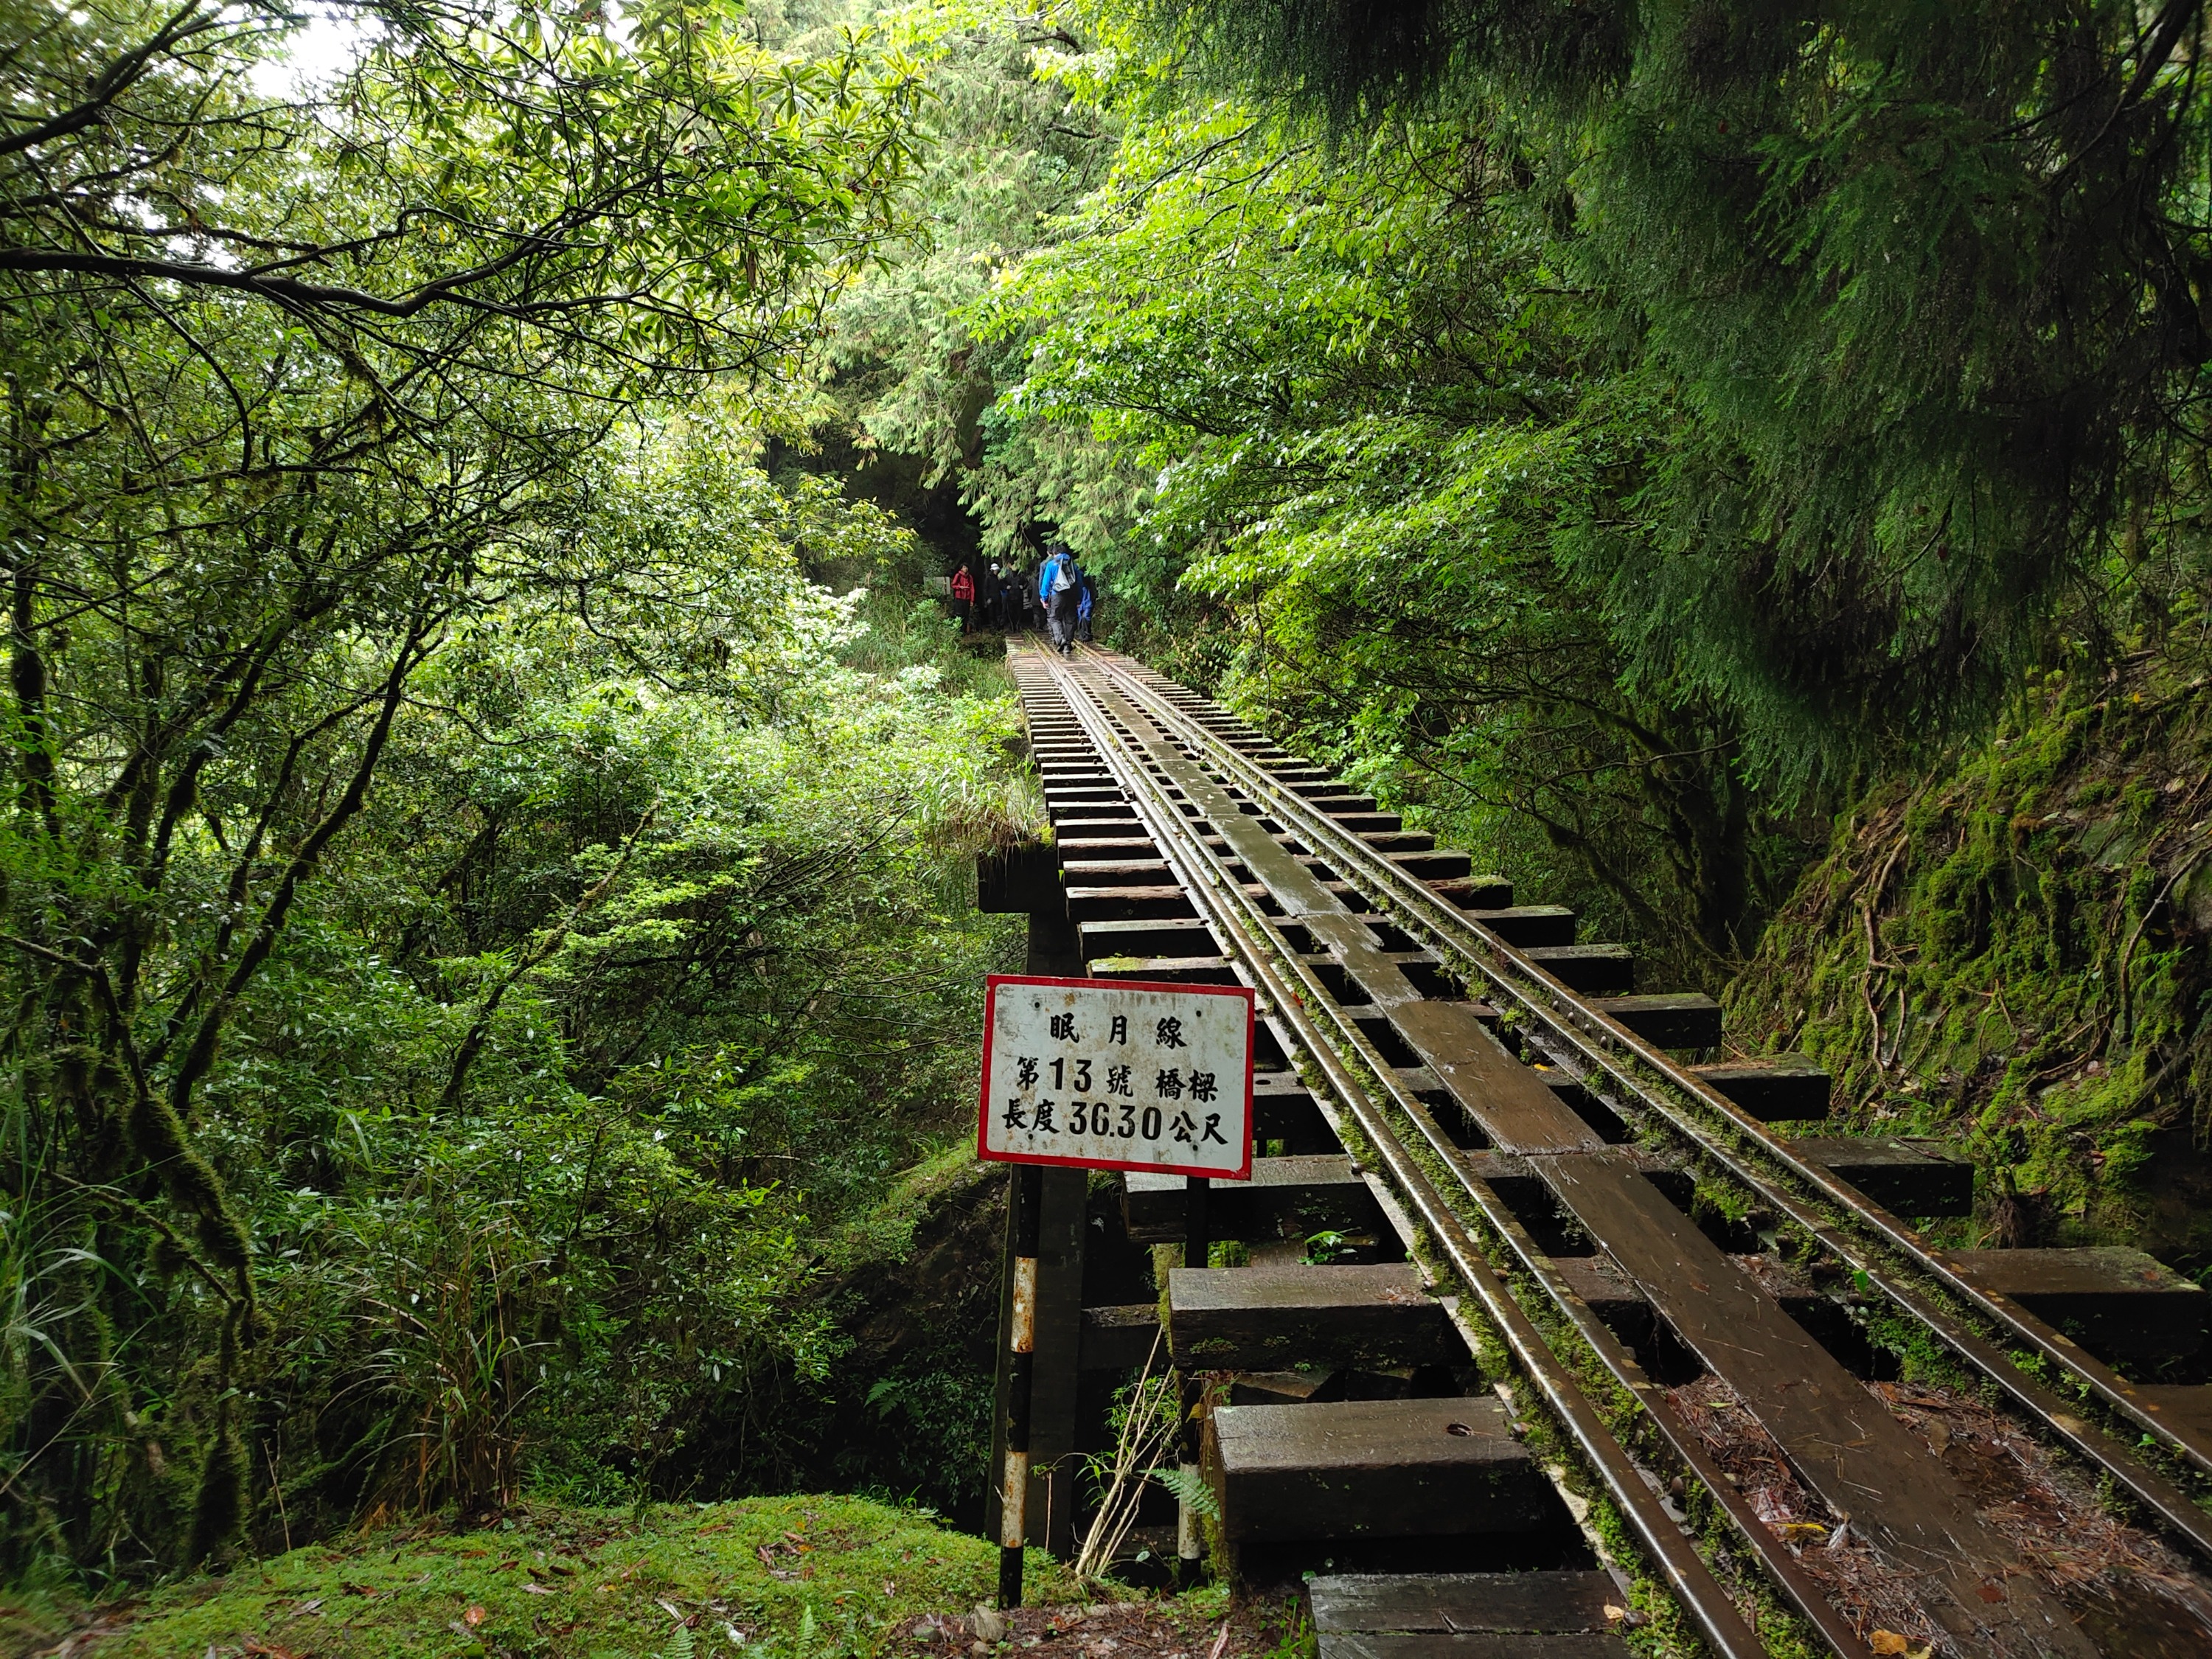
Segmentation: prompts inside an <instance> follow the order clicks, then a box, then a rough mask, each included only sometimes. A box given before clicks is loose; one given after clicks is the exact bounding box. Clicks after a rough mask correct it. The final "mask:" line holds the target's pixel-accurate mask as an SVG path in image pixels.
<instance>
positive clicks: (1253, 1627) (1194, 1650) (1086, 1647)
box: [884, 1598, 1312, 1659]
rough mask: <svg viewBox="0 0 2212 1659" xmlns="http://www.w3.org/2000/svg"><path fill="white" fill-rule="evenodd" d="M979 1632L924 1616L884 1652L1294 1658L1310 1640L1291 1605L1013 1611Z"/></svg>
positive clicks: (986, 1620) (972, 1618) (944, 1616)
mask: <svg viewBox="0 0 2212 1659" xmlns="http://www.w3.org/2000/svg"><path fill="white" fill-rule="evenodd" d="M1207 1599H1208V1600H1212V1599H1213V1598H1207ZM1000 1620H1003V1621H1004V1622H1003V1626H1001V1624H1000ZM977 1626H978V1615H977V1614H976V1613H966V1614H952V1613H938V1614H929V1613H925V1614H924V1615H922V1616H921V1618H919V1619H911V1620H908V1621H906V1623H904V1624H903V1625H902V1626H899V1627H898V1628H897V1629H896V1630H895V1631H894V1632H892V1633H891V1635H890V1639H889V1640H888V1641H887V1642H886V1643H885V1644H884V1653H885V1654H886V1655H896V1656H898V1659H921V1656H937V1659H944V1656H951V1655H954V1654H981V1653H1001V1652H1014V1653H1018V1652H1024V1651H1031V1650H1033V1651H1035V1652H1036V1654H1037V1656H1038V1659H1047V1656H1060V1659H1109V1656H1111V1659H1297V1656H1299V1655H1302V1654H1307V1653H1310V1652H1311V1651H1312V1644H1311V1638H1310V1637H1307V1638H1304V1639H1303V1641H1302V1640H1301V1636H1302V1634H1303V1626H1304V1619H1303V1616H1302V1614H1301V1613H1300V1612H1299V1610H1298V1608H1297V1604H1296V1603H1295V1602H1290V1603H1287V1604H1285V1605H1280V1606H1269V1605H1266V1604H1261V1605H1258V1606H1249V1607H1230V1608H1227V1609H1223V1608H1222V1607H1219V1606H1218V1604H1217V1605H1216V1606H1215V1607H1212V1608H1211V1609H1207V1608H1204V1607H1194V1606H1192V1605H1190V1604H1189V1603H1188V1602H1185V1601H1173V1600H1170V1601H1115V1602H1102V1603H1093V1604H1092V1605H1091V1606H1088V1607H1017V1608H1015V1609H1014V1610H1013V1611H1012V1612H1011V1613H999V1614H992V1613H985V1614H983V1615H981V1631H980V1632H979V1630H978V1628H977ZM987 1638H996V1639H995V1640H992V1639H987Z"/></svg>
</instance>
